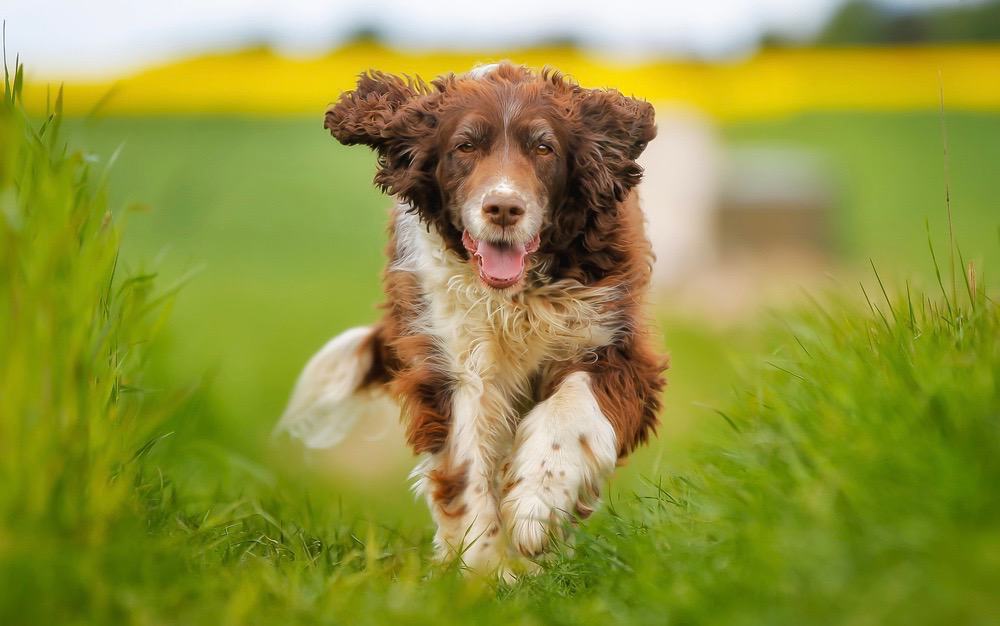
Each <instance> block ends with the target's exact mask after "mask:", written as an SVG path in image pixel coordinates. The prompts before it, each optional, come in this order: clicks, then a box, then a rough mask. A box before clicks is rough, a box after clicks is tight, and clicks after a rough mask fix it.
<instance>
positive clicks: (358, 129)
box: [323, 70, 426, 151]
mask: <svg viewBox="0 0 1000 626" xmlns="http://www.w3.org/2000/svg"><path fill="white" fill-rule="evenodd" d="M425 90H426V88H425V87H424V86H423V84H422V83H419V82H414V81H412V80H409V79H404V78H400V77H399V76H394V75H392V74H386V73H384V72H379V71H377V70H370V71H368V72H365V73H363V74H361V75H360V76H359V77H358V84H357V86H356V87H355V88H354V90H353V91H346V92H344V93H343V94H341V96H340V98H339V99H338V100H337V102H335V103H334V104H332V105H331V106H330V108H328V109H327V110H326V120H325V122H324V123H323V128H326V129H327V130H329V131H330V134H331V135H333V136H334V137H336V139H337V141H339V142H340V143H342V144H344V145H346V146H350V145H355V144H364V145H367V146H370V147H372V148H375V149H377V150H380V151H381V150H382V149H383V148H384V147H385V144H386V141H387V139H388V137H387V135H386V133H385V129H386V126H387V125H388V124H389V121H390V120H391V119H392V117H393V115H395V113H396V111H398V110H399V108H400V107H401V106H403V105H404V104H405V103H406V102H408V101H409V100H410V99H411V98H413V97H415V96H417V95H419V94H420V93H422V92H424V91H425Z"/></svg>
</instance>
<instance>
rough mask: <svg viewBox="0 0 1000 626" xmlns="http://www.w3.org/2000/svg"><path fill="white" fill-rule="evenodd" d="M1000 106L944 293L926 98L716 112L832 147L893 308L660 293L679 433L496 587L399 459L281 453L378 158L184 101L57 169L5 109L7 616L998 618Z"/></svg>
mask: <svg viewBox="0 0 1000 626" xmlns="http://www.w3.org/2000/svg"><path fill="white" fill-rule="evenodd" d="M997 120H998V118H996V117H989V116H982V115H969V114H965V115H950V116H948V128H949V133H950V142H951V147H952V159H951V179H952V180H951V182H952V190H953V192H954V194H953V195H954V199H955V208H956V214H957V219H956V226H957V229H956V230H957V233H958V235H959V240H960V241H962V242H963V246H965V248H964V252H965V253H966V256H969V257H976V258H978V259H980V264H979V265H978V267H980V268H981V271H980V274H979V280H978V282H977V284H976V285H975V286H970V287H968V288H967V286H966V284H965V282H964V281H962V279H961V277H959V278H958V281H959V282H958V283H957V285H956V286H955V289H954V290H952V288H951V285H950V284H948V283H947V278H946V279H945V286H944V287H943V288H941V289H939V288H938V286H937V283H936V282H935V280H934V270H933V265H932V264H931V262H930V260H929V255H928V254H927V252H926V235H925V233H924V218H925V217H927V218H928V219H929V220H930V221H931V227H932V230H933V233H934V238H935V240H936V241H937V242H939V247H938V250H937V253H938V258H939V260H943V261H945V262H946V260H947V257H948V253H947V252H946V251H945V250H944V249H942V248H941V246H940V242H941V241H943V240H944V239H945V237H944V232H945V231H946V228H945V227H944V225H943V224H944V223H943V221H942V212H943V206H942V204H943V202H942V196H943V170H942V168H941V154H940V139H939V129H938V126H937V124H938V119H937V116H936V115H935V114H932V113H928V114H919V115H918V114H910V115H890V114H850V115H848V114H824V115H820V114H816V115H810V116H806V117H802V118H796V119H793V120H790V121H782V122H773V123H756V124H752V125H751V124H745V125H740V126H731V127H728V128H727V129H726V135H727V137H728V138H729V139H730V140H731V141H732V142H734V143H745V142H757V141H763V140H767V141H785V142H793V141H794V142H800V143H804V144H805V145H807V146H811V147H814V148H816V149H820V150H824V151H826V152H827V153H828V154H829V156H830V158H831V160H832V161H833V162H834V163H835V164H836V166H837V167H838V168H840V171H841V172H842V173H843V176H844V183H845V187H844V199H845V202H844V211H843V214H842V216H841V220H840V222H839V224H838V234H839V239H840V243H841V247H842V249H843V250H844V254H845V262H846V265H847V266H851V265H855V266H859V265H862V264H863V263H864V261H865V260H866V259H867V258H868V257H872V258H874V259H875V260H876V261H877V262H878V264H879V266H880V267H881V268H883V271H884V272H885V274H888V275H890V276H892V278H891V279H890V280H889V281H888V282H889V284H888V285H886V295H883V291H882V289H881V288H880V286H879V284H878V283H877V282H875V281H874V280H872V279H867V280H866V287H867V293H868V295H870V296H871V297H872V307H871V308H869V305H868V304H867V303H866V302H865V300H864V299H863V298H862V297H861V294H860V293H859V291H858V290H856V289H854V288H853V287H848V288H844V289H843V291H842V292H840V293H837V294H834V295H832V296H831V297H829V298H825V299H822V301H823V303H822V304H820V303H812V304H804V305H802V306H801V307H799V309H798V310H796V311H792V312H788V313H786V314H783V315H782V316H781V317H780V319H777V320H774V321H773V322H770V323H769V322H761V321H760V320H753V321H751V322H748V323H747V324H745V325H741V326H738V327H736V328H733V329H730V330H719V329H717V328H712V327H708V326H706V325H704V324H702V323H699V322H697V321H695V320H692V319H690V318H685V317H684V316H683V315H682V314H679V313H677V312H671V313H664V314H663V316H662V318H661V323H662V325H663V326H664V329H665V334H666V340H667V342H668V344H669V345H670V348H671V350H672V352H673V373H672V377H671V382H672V386H671V389H670V391H669V392H668V396H667V402H668V406H667V410H666V412H665V426H664V434H663V436H662V437H661V440H660V442H659V443H657V444H656V445H654V446H652V447H650V448H649V449H647V450H646V451H644V452H643V453H642V454H641V455H640V456H639V457H638V458H636V459H635V460H634V462H633V463H631V465H630V467H629V468H626V470H625V471H624V472H623V474H622V475H621V476H620V477H619V478H616V480H615V482H614V484H613V485H612V486H611V488H610V489H609V494H610V502H609V503H608V506H606V507H605V508H604V509H603V510H602V511H601V512H599V513H598V514H596V515H595V516H594V517H593V518H592V519H591V520H590V521H588V522H587V524H585V525H584V527H583V528H582V529H581V531H580V532H579V533H578V535H577V536H576V538H575V540H576V541H575V548H573V549H569V548H568V547H567V548H565V549H563V550H562V551H561V552H560V553H559V554H557V555H556V556H555V557H554V558H553V559H552V561H551V562H550V563H549V564H548V567H547V568H546V570H545V572H544V573H543V574H542V575H540V576H538V577H536V578H533V579H529V580H525V581H523V582H521V583H518V584H516V585H513V586H497V585H496V584H494V583H491V582H489V581H483V580H476V579H472V580H468V579H465V578H463V577H462V576H461V575H460V573H459V572H457V571H456V570H455V568H442V567H439V566H435V565H433V564H432V563H431V561H430V528H429V526H428V524H427V520H426V513H424V512H423V510H422V505H420V504H419V503H413V502H412V501H411V499H410V498H409V497H408V496H405V495H403V494H404V493H405V479H404V476H405V469H406V467H405V466H406V465H408V464H409V463H410V461H409V460H408V459H406V458H405V457H400V458H399V459H396V457H393V458H390V459H388V461H387V463H388V469H387V470H386V471H385V473H384V474H382V475H380V477H379V478H378V479H377V480H376V479H375V478H372V479H371V480H361V479H359V478H357V477H352V476H349V475H343V474H342V473H341V474H338V473H336V472H334V475H333V478H328V477H327V473H326V472H323V471H316V468H315V467H312V466H302V464H301V463H299V462H297V461H293V460H291V459H295V458H297V457H298V456H299V455H298V451H296V450H293V449H288V448H284V447H280V446H279V447H273V446H271V445H270V444H269V443H268V441H267V439H266V433H267V431H268V430H269V429H270V426H271V424H272V423H273V419H274V416H275V415H276V414H277V413H278V412H279V411H280V408H281V405H282V403H283V402H284V399H285V395H286V393H287V390H288V387H289V385H290V384H291V381H292V379H293V377H294V375H295V373H296V371H297V369H298V368H299V367H300V366H301V364H302V363H303V361H304V360H305V358H306V357H307V356H308V355H309V354H310V353H311V351H313V350H314V349H315V348H316V346H318V345H319V344H320V343H321V342H322V341H323V340H325V339H326V338H327V337H329V336H330V335H331V334H333V333H334V332H336V331H338V330H339V329H341V328H343V327H344V326H346V325H350V324H355V323H361V322H366V321H368V320H370V319H371V318H372V316H373V313H374V305H375V303H376V302H377V301H378V298H379V296H378V294H379V289H378V280H377V278H378V272H379V269H380V266H381V262H382V253H381V248H382V241H383V235H382V229H383V222H384V211H385V208H386V203H385V200H384V199H383V198H380V197H379V196H378V195H376V194H375V193H374V192H373V191H372V190H371V188H370V185H368V184H367V181H368V180H369V179H370V175H371V173H372V164H371V159H370V156H369V155H366V154H364V151H362V150H357V151H347V150H344V149H341V148H339V147H337V146H335V145H334V143H333V142H332V140H330V139H328V138H327V137H325V136H324V133H323V132H322V130H321V129H320V128H319V124H318V123H317V122H316V121H315V120H297V119H296V120H280V119H268V120H260V119H219V118H213V119H184V118H170V119H111V120H101V121H99V122H91V123H87V122H82V121H76V122H73V123H71V124H70V125H69V126H70V128H69V131H70V134H69V135H68V136H69V137H71V143H72V145H74V146H79V147H85V148H86V149H87V150H88V151H89V152H88V154H90V155H92V157H88V156H87V155H82V154H77V153H75V152H73V151H70V153H69V156H64V153H63V150H62V149H61V146H62V142H61V141H60V140H58V139H56V135H55V128H54V127H53V125H49V126H48V127H46V129H45V131H44V132H42V133H41V134H38V133H37V131H35V130H32V129H36V128H37V127H38V126H37V124H33V125H28V126H26V125H25V123H24V122H23V120H22V119H21V116H20V114H19V110H18V108H17V106H15V105H14V104H12V103H11V102H9V101H5V103H4V105H3V110H2V112H0V213H2V219H0V237H2V238H0V242H2V248H0V261H2V266H0V385H2V386H0V390H2V392H0V484H2V485H5V486H10V488H6V489H3V490H0V623H3V624H5V625H6V624H14V625H16V624H55V623H59V624H112V623H130V624H213V625H214V624H276V623H280V624H299V623H301V624H369V623H370V624H384V623H387V622H397V623H404V624H422V623H434V624H449V623H455V624H466V623H482V624H494V623H495V624H541V623H556V624H589V623H594V624H597V623H601V624H609V623H610V624H632V623H657V624H659V623H672V624H691V623H711V624H758V623H766V624H802V623H809V624H834V623H845V624H891V623H899V624H941V623H963V624H988V623H990V620H992V619H994V618H995V616H996V615H997V614H998V612H1000V600H998V598H997V596H996V594H995V592H994V590H995V589H996V588H997V587H998V586H1000V499H998V498H997V497H996V490H995V485H996V484H998V481H1000V424H998V421H997V420H998V416H1000V342H998V341H997V336H998V335H997V333H998V331H1000V309H998V307H997V305H996V303H995V301H993V300H990V299H989V297H988V294H987V293H986V285H989V284H995V280H993V279H992V278H990V276H991V274H990V268H992V267H996V265H997V261H998V260H1000V257H998V252H1000V245H998V242H997V221H998V220H997V215H998V212H997V211H996V208H997V207H996V202H995V201H994V200H993V199H992V197H991V196H992V194H991V193H990V192H991V191H992V189H993V187H995V183H994V180H995V176H993V175H991V173H990V170H989V168H991V167H992V168H995V167H996V163H998V162H1000V160H998V159H997V158H996V157H997V156H998V154H997V150H998V149H997V146H998V145H1000V122H998V121H997ZM119 145H121V146H122V149H121V151H120V154H119V157H118V159H117V160H116V162H115V163H114V165H113V167H112V169H111V170H110V175H109V178H108V187H107V188H105V186H104V185H103V184H102V180H101V179H102V177H103V175H104V174H103V171H104V168H105V165H106V164H107V162H108V161H109V160H110V155H111V154H112V153H114V151H115V150H116V148H117V147H118V146H119ZM94 161H97V163H98V165H97V166H96V167H94V166H93V162H94ZM136 203H141V204H136ZM108 207H110V208H111V209H112V210H113V216H109V215H108V214H107V212H106V211H107V208H108ZM128 207H131V208H133V209H136V211H134V212H133V211H129V210H128ZM122 229H124V232H125V233H126V236H125V237H124V239H122V240H121V254H120V256H119V254H118V253H119V242H120V238H119V235H120V233H121V232H122ZM984 264H985V269H986V272H987V279H983V278H982V268H983V267H984ZM195 268H199V269H198V272H197V273H196V274H195V275H194V276H193V277H192V278H191V279H190V280H188V281H186V282H185V284H184V285H183V287H182V288H181V289H180V291H179V292H178V294H177V295H176V297H174V295H173V294H174V291H173V288H172V285H173V284H174V283H175V282H176V281H177V280H180V279H181V278H182V277H184V276H185V275H186V274H187V273H188V272H189V271H190V270H192V269H195ZM152 270H155V271H157V272H159V274H160V275H159V276H156V277H155V278H154V277H153V276H152V275H151V271H152ZM885 274H883V275H884V276H885ZM849 275H853V274H849ZM908 276H914V277H916V280H915V285H914V286H912V287H910V286H909V285H908V283H905V282H904V280H903V278H904V277H908ZM917 285H922V287H920V286H917ZM160 294H165V297H160ZM168 314H169V315H170V317H171V320H172V321H171V322H170V323H169V324H167V325H164V319H165V318H166V316H167V315H168ZM700 405H708V407H709V408H705V407H703V406H700ZM713 408H714V409H718V411H719V412H715V411H713V410H712V409H713ZM387 450H390V451H391V448H388V449H387ZM386 454H387V455H390V452H386Z"/></svg>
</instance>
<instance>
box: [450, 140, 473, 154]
mask: <svg viewBox="0 0 1000 626" xmlns="http://www.w3.org/2000/svg"><path fill="white" fill-rule="evenodd" d="M455 149H456V150H458V151H459V152H461V153H463V154H469V153H470V152H473V151H474V150H475V149H476V147H475V146H474V145H472V144H471V143H469V142H468V141H466V142H465V143H460V144H458V145H457V146H456V147H455Z"/></svg>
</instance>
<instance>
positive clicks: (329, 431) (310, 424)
mask: <svg viewBox="0 0 1000 626" xmlns="http://www.w3.org/2000/svg"><path fill="white" fill-rule="evenodd" d="M380 332H381V327H380V326H379V325H373V326H359V327H357V328H351V329H350V330H346V331H344V332H343V333H341V334H340V335H337V336H336V337H334V338H333V339H331V340H330V341H329V342H328V343H327V344H326V345H325V346H323V348H322V349H321V350H320V351H319V352H317V353H316V355H315V356H313V357H312V358H311V359H310V360H309V362H308V363H307V364H306V366H305V369H303V370H302V373H301V374H300V375H299V379H298V381H297V382H296V383H295V389H294V390H293V391H292V397H291V399H290V400H289V401H288V407H287V408H286V409H285V412H284V414H283V415H282V416H281V419H280V420H279V422H278V425H277V426H276V427H275V432H276V433H280V432H287V433H289V434H290V435H292V436H293V437H295V438H297V439H300V440H301V441H302V442H303V443H304V444H305V445H306V446H308V447H310V448H328V447H331V446H334V445H336V444H337V443H339V442H340V441H341V440H342V439H343V438H344V437H345V436H346V435H347V433H348V432H349V431H350V429H351V427H352V426H353V425H354V424H355V422H356V421H357V420H358V418H360V417H363V416H367V415H372V414H377V415H384V414H385V412H386V411H394V412H395V414H396V415H398V413H399V407H398V405H396V403H395V402H394V401H393V400H392V399H391V398H390V397H389V395H388V394H387V393H386V392H385V390H384V386H385V385H384V383H385V382H387V380H388V377H389V375H388V373H387V371H386V369H385V363H384V361H383V354H382V342H381V337H380Z"/></svg>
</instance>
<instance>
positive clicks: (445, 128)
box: [279, 62, 667, 572]
mask: <svg viewBox="0 0 1000 626" xmlns="http://www.w3.org/2000/svg"><path fill="white" fill-rule="evenodd" d="M324 126H325V128H326V129H327V130H329V131H330V133H331V134H332V135H333V136H334V137H335V138H336V139H337V140H338V141H339V142H340V143H342V144H345V145H355V144H362V145H366V146H368V147H370V148H371V149H373V150H374V151H375V152H376V153H377V157H378V167H377V173H376V175H375V184H376V185H378V187H380V188H381V189H382V190H383V191H384V192H386V193H387V194H390V195H391V196H393V197H394V198H395V199H396V201H397V204H396V206H395V208H394V210H393V211H392V217H391V220H390V222H391V223H390V226H389V233H390V238H389V239H390V240H389V244H388V248H387V256H388V265H387V267H386V270H385V274H384V278H383V280H384V286H385V294H386V302H385V305H384V314H383V316H382V318H381V320H380V321H379V322H378V323H376V324H374V325H372V326H367V327H361V328H354V329H351V330H348V331H346V332H344V333H343V334H341V335H339V336H337V337H336V338H334V339H333V340H331V341H330V343H328V344H327V345H326V346H325V347H323V349H322V350H320V352H319V353H318V354H316V355H315V356H314V357H313V358H312V359H311V360H310V361H309V363H308V364H307V365H306V367H305V369H304V371H303V372H302V374H301V375H300V377H299V380H298V382H297V383H296V386H295V389H294V391H293V393H292V396H291V399H290V401H289V405H288V408H287V409H286V411H285V413H284V415H283V416H282V418H281V421H280V422H279V429H281V430H285V431H287V432H289V433H291V434H292V435H293V436H296V437H298V438H300V439H302V440H303V441H304V442H305V443H306V444H307V445H309V446H312V447H327V446H331V445H333V444H335V443H337V442H338V441H339V440H340V439H341V438H342V437H343V436H344V434H345V433H346V431H347V429H348V428H349V427H350V425H351V424H352V423H353V421H354V420H356V419H358V416H359V415H361V414H363V413H364V411H365V410H367V409H369V408H371V407H373V406H377V405H379V404H380V403H382V404H383V405H384V403H386V402H391V403H392V405H393V406H395V407H396V410H397V411H401V415H402V419H403V420H404V423H405V430H406V437H407V441H408V443H409V445H410V446H411V447H412V449H413V451H414V452H415V453H416V454H418V455H421V456H422V457H423V458H422V460H421V461H420V463H419V464H418V466H417V467H416V469H415V470H414V472H413V478H414V479H415V489H416V491H417V492H418V493H420V494H423V495H424V497H426V500H427V502H428V505H429V506H430V509H431V513H432V517H433V519H434V521H435V523H436V525H437V531H436V534H435V546H436V550H437V553H438V555H439V556H440V557H441V558H442V559H445V560H448V559H454V558H460V559H461V561H462V563H464V565H465V566H467V567H468V568H470V569H471V570H474V571H486V572H489V571H513V569H512V568H514V569H516V568H517V567H519V565H518V564H519V563H520V564H521V565H528V566H529V567H530V564H531V563H537V561H538V557H540V556H541V555H542V554H543V553H544V552H545V551H546V550H547V549H548V548H549V547H550V546H551V543H552V541H553V540H554V539H555V538H558V537H562V536H564V535H563V533H564V532H565V529H566V528H567V526H568V524H569V523H573V522H575V521H576V520H578V519H582V518H586V517H587V516H588V515H589V514H590V513H591V512H592V511H593V510H594V507H595V505H596V504H597V502H598V498H599V491H600V488H601V486H602V484H603V482H604V481H605V480H606V479H607V478H608V477H609V476H610V475H611V473H612V471H613V470H614V468H615V467H616V464H617V463H618V462H619V461H620V460H621V459H623V458H624V457H625V456H627V455H628V454H629V453H631V452H632V451H633V450H634V449H635V448H636V447H637V446H639V445H640V444H642V443H644V442H645V441H646V440H647V439H648V438H649V437H650V436H651V435H652V434H653V433H654V432H655V429H656V426H657V419H658V417H657V416H658V413H659V410H660V396H661V391H662V389H663V387H664V385H665V380H664V372H665V370H666V368H667V360H666V358H665V357H664V356H662V355H661V354H660V353H659V351H658V350H657V346H658V343H659V342H658V341H656V340H655V339H653V335H652V333H651V328H650V325H649V323H648V321H647V320H646V318H645V316H644V313H643V298H644V295H645V292H646V291H647V287H648V283H649V279H650V273H651V267H652V262H653V258H652V252H651V250H650V245H649V243H648V240H647V238H646V235H645V232H644V219H643V214H642V211H641V209H640V206H639V203H638V197H637V190H636V185H637V184H638V183H639V182H640V179H641V176H642V169H641V168H640V167H639V166H638V165H637V164H636V158H637V157H638V156H639V155H640V153H641V152H642V151H643V149H644V148H645V146H646V145H647V143H648V142H649V141H651V140H652V139H653V138H654V137H655V135H656V126H655V123H654V112H653V107H652V106H651V105H649V104H648V103H646V102H643V101H640V100H636V99H633V98H630V97H626V96H623V95H622V94H621V93H619V92H618V91H615V90H612V89H585V88H583V87H581V86H579V85H578V84H577V83H576V82H574V81H572V80H571V79H569V78H568V77H566V76H564V75H563V74H561V73H559V72H557V71H554V70H549V69H546V70H543V71H541V72H538V73H535V72H533V71H531V70H529V69H527V68H524V67H520V66H517V65H514V64H511V63H507V62H504V63H499V64H495V65H489V66H483V67H479V68H476V69H474V70H472V71H471V72H468V73H465V74H459V75H456V74H449V75H446V76H442V77H439V78H437V79H436V80H434V81H432V82H431V83H429V84H428V83H425V82H423V81H421V80H420V79H410V78H401V77H398V76H394V75H390V74H386V73H382V72H379V71H369V72H366V73H364V74H362V75H361V76H360V77H359V79H358V82H357V86H356V87H355V89H354V90H352V91H348V92H346V93H344V94H342V95H341V96H340V98H339V99H338V100H337V101H336V102H335V103H334V104H332V105H331V106H330V108H329V109H328V110H327V112H326V118H325V125H324Z"/></svg>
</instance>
